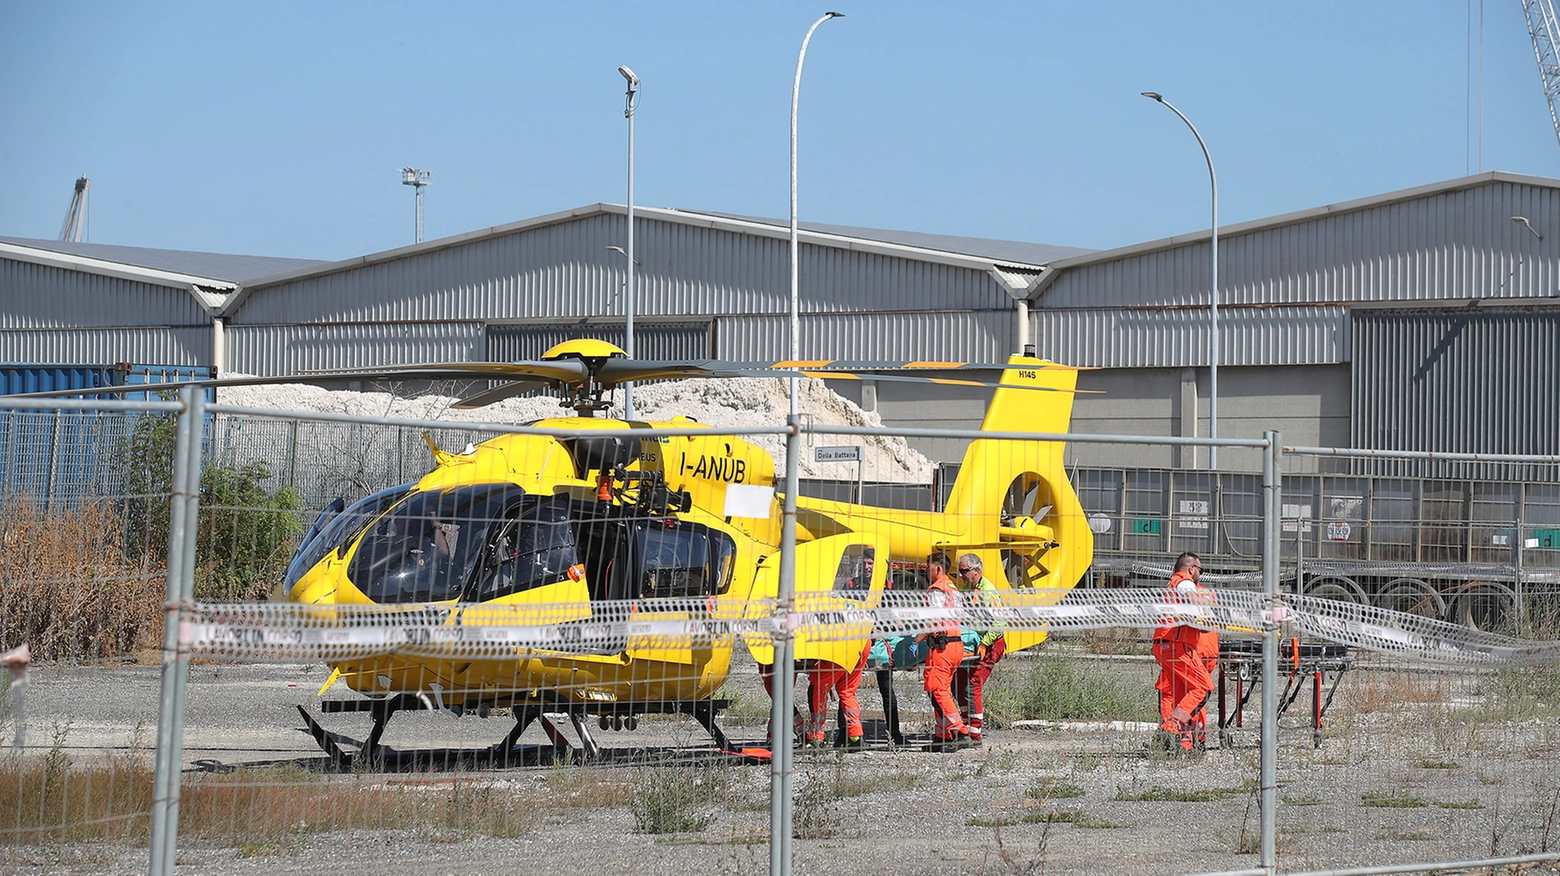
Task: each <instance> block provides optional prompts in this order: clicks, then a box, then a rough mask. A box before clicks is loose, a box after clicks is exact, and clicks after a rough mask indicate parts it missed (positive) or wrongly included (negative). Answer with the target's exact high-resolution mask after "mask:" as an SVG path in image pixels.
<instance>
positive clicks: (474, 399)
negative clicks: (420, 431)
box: [450, 380, 552, 411]
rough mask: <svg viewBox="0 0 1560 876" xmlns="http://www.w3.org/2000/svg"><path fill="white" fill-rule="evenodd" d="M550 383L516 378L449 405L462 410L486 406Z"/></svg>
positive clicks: (541, 387)
mask: <svg viewBox="0 0 1560 876" xmlns="http://www.w3.org/2000/svg"><path fill="white" fill-rule="evenodd" d="M551 385H552V384H550V383H549V382H547V381H545V380H516V381H515V382H513V383H505V384H502V385H500V386H495V387H493V388H492V389H489V390H484V391H482V392H479V393H477V394H476V395H468V396H466V397H465V398H463V399H461V400H460V401H457V402H455V403H454V404H452V405H450V407H452V408H455V409H457V410H462V411H465V410H471V409H472V408H481V407H486V406H487V405H491V404H496V403H498V402H501V401H503V400H504V399H506V398H512V397H514V396H517V395H519V394H520V393H522V392H530V391H531V390H533V389H543V388H545V387H547V386H551Z"/></svg>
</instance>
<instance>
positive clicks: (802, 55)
mask: <svg viewBox="0 0 1560 876" xmlns="http://www.w3.org/2000/svg"><path fill="white" fill-rule="evenodd" d="M844 17H845V13H843V12H825V13H824V14H823V17H822V18H820V19H818V20H817V21H815V22H813V24H812V27H809V28H807V36H805V37H802V50H801V51H800V52H798V53H797V55H796V81H795V83H794V84H792V86H791V360H792V361H795V360H797V359H800V358H802V354H801V345H800V343H799V340H798V339H799V337H800V322H801V320H800V316H799V314H800V306H799V302H798V295H797V288H796V251H797V247H796V106H797V102H798V101H799V100H800V99H801V96H802V61H804V60H806V58H807V44H808V43H809V42H811V41H812V35H813V31H815V30H817V29H818V25H820V24H823V23H824V22H825V21H828V20H829V19H831V18H844ZM796 388H797V387H796V378H795V377H793V378H791V416H793V417H794V416H796V415H797V413H798V406H797V400H796Z"/></svg>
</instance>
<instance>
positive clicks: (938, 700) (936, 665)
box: [915, 551, 974, 751]
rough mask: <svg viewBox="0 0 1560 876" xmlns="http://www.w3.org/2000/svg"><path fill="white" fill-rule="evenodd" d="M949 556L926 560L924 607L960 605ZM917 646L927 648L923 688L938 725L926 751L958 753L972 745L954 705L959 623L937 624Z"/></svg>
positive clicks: (936, 555)
mask: <svg viewBox="0 0 1560 876" xmlns="http://www.w3.org/2000/svg"><path fill="white" fill-rule="evenodd" d="M950 565H952V564H951V563H949V561H948V555H947V554H945V553H943V552H942V551H933V552H932V555H931V556H929V557H927V559H926V571H927V574H928V575H929V576H931V579H932V581H931V585H930V586H929V587H927V589H926V604H927V605H928V606H930V607H932V608H954V607H957V606H958V605H959V604H960V600H959V590H958V588H957V587H955V586H954V584H953V580H952V579H951V578H949V577H948V567H949V566H950ZM915 638H916V641H917V642H924V643H925V644H926V648H927V651H926V670H925V678H924V687H925V689H926V692H927V693H928V694H930V695H931V697H932V711H934V712H936V714H937V723H936V726H935V728H934V729H933V731H932V744H931V745H930V746H928V750H929V751H957V750H959V749H961V748H969V747H971V746H972V745H973V744H974V743H973V742H972V741H971V739H970V730H969V728H968V727H967V726H965V724H964V720H963V719H962V718H961V717H960V716H959V707H958V705H957V704H956V703H954V701H953V690H952V687H953V673H954V670H956V669H958V668H959V664H960V663H962V662H963V661H964V642H963V640H962V639H960V638H959V622H958V621H957V620H955V619H953V618H948V619H946V620H940V621H938V622H937V630H936V632H932V633H922V634H921V635H919V636H916V637H915Z"/></svg>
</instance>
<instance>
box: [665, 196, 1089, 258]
mask: <svg viewBox="0 0 1560 876" xmlns="http://www.w3.org/2000/svg"><path fill="white" fill-rule="evenodd" d="M678 212H682V213H698V214H700V215H704V216H721V217H724V218H727V219H739V220H741V221H743V222H754V223H757V224H759V225H773V226H775V227H778V228H785V229H789V228H790V227H791V223H790V220H789V219H768V218H765V217H762V216H739V215H736V214H734V213H715V212H711V211H707V210H679V211H678ZM797 226H798V228H800V229H801V230H803V231H813V232H817V233H819V234H833V235H838V236H840V237H855V238H859V239H862V240H876V241H880V242H883V243H893V244H898V245H900V246H908V247H914V248H916V249H929V250H937V251H940V252H956V253H960V254H962V255H970V256H976V257H977V258H983V259H991V260H993V261H999V262H1010V263H1014V264H1021V265H1045V264H1050V263H1051V262H1054V261H1056V260H1058V259H1065V258H1073V257H1075V256H1082V255H1087V254H1088V253H1092V252H1094V250H1092V249H1084V248H1081V247H1076V246H1053V245H1051V244H1048V243H1026V242H1024V241H1021V240H989V239H987V238H984V237H959V236H957V235H952V234H927V233H924V232H920V231H891V230H887V229H882V228H861V227H858V226H855V225H829V224H826V223H823V222H798V223H797Z"/></svg>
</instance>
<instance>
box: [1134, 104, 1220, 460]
mask: <svg viewBox="0 0 1560 876" xmlns="http://www.w3.org/2000/svg"><path fill="white" fill-rule="evenodd" d="M1142 94H1143V96H1144V97H1146V98H1149V99H1150V100H1154V101H1158V102H1159V103H1161V104H1164V105H1165V107H1166V108H1168V109H1169V110H1170V111H1171V112H1173V113H1175V114H1176V115H1177V116H1180V118H1181V121H1183V122H1185V123H1186V127H1188V128H1191V129H1192V136H1193V137H1196V138H1197V145H1198V146H1201V147H1202V153H1203V159H1204V160H1205V161H1207V162H1208V183H1209V185H1211V186H1212V187H1213V222H1212V227H1211V229H1210V231H1209V250H1208V265H1209V267H1208V274H1209V280H1208V437H1209V438H1218V437H1219V179H1218V177H1216V176H1214V173H1213V157H1212V156H1210V155H1209V154H1208V144H1207V143H1204V142H1203V138H1202V135H1201V134H1199V133H1197V126H1196V125H1193V124H1192V120H1191V119H1188V118H1187V117H1186V114H1185V113H1182V112H1181V111H1180V110H1178V109H1176V108H1175V106H1174V105H1173V104H1171V103H1170V101H1168V100H1165V99H1164V97H1163V96H1162V95H1160V94H1159V93H1158V92H1154V91H1145V92H1142ZM1218 467H1219V448H1218V446H1217V445H1210V446H1209V447H1208V468H1210V469H1214V470H1217V469H1218Z"/></svg>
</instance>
